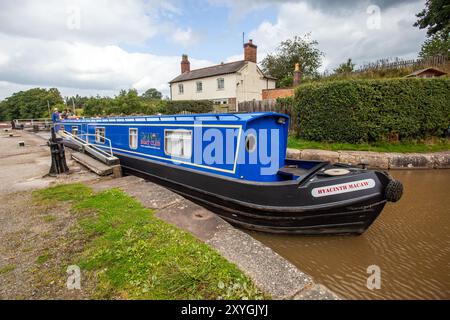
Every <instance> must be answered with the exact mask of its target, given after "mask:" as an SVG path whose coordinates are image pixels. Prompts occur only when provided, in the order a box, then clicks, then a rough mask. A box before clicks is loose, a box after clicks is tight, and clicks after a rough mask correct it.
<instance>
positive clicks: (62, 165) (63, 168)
mask: <svg viewBox="0 0 450 320" xmlns="http://www.w3.org/2000/svg"><path fill="white" fill-rule="evenodd" d="M51 131H52V136H51V138H50V139H49V140H48V142H47V144H48V146H49V147H50V153H51V155H52V166H51V167H50V172H49V175H57V174H61V173H67V172H68V171H69V168H68V167H67V163H66V152H65V150H64V144H63V142H62V138H56V134H55V128H52V129H51Z"/></svg>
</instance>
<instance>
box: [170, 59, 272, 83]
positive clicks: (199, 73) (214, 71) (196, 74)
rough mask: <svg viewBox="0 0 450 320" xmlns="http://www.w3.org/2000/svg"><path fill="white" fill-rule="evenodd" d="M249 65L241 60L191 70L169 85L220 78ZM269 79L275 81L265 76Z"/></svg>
mask: <svg viewBox="0 0 450 320" xmlns="http://www.w3.org/2000/svg"><path fill="white" fill-rule="evenodd" d="M246 64H247V61H245V60H240V61H234V62H229V63H221V64H218V65H215V66H211V67H206V68H201V69H195V70H191V71H189V72H185V73H182V74H180V75H179V76H177V77H175V78H174V79H172V80H171V81H170V82H169V83H175V82H181V81H186V80H194V79H201V78H206V77H212V76H218V75H222V74H230V73H235V72H238V71H239V70H241V69H242V67H244V66H245V65H246ZM264 77H265V78H268V79H275V78H273V77H271V76H264Z"/></svg>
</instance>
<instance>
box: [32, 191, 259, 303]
mask: <svg viewBox="0 0 450 320" xmlns="http://www.w3.org/2000/svg"><path fill="white" fill-rule="evenodd" d="M34 200H35V202H36V203H46V204H47V205H48V203H49V202H61V201H70V202H69V203H68V204H67V205H70V206H71V211H72V214H77V215H79V216H80V219H79V226H78V227H77V228H79V231H78V232H80V233H81V234H82V235H83V237H84V238H85V239H87V240H86V245H85V246H84V248H83V250H82V252H81V254H79V256H77V257H75V258H74V259H73V260H74V263H75V264H77V265H79V266H80V268H81V272H82V274H84V273H86V272H87V273H91V274H95V277H94V278H95V279H96V280H95V281H96V283H95V285H94V286H93V287H94V288H95V289H94V292H93V293H92V296H93V297H94V298H120V299H217V298H222V299H242V298H248V299H258V298H262V297H264V296H263V294H262V293H261V292H260V291H258V289H256V287H255V286H254V285H253V284H252V282H251V281H250V280H249V279H248V278H247V277H246V276H245V275H243V274H242V273H241V271H240V270H238V268H237V267H236V266H235V265H234V264H231V263H229V262H228V261H227V260H225V259H224V258H223V257H222V256H220V255H219V254H218V253H217V252H215V251H214V250H213V249H212V248H210V247H209V246H207V245H206V244H204V243H203V242H201V241H199V240H197V239H196V238H194V237H193V236H192V235H190V234H189V233H187V232H184V231H181V230H179V229H177V228H176V227H174V226H172V225H169V224H167V223H165V222H164V221H162V220H160V219H158V218H156V217H155V216H154V215H153V212H152V211H150V210H148V209H146V208H144V207H143V206H142V205H141V204H140V203H139V202H138V201H136V200H135V199H134V198H132V197H130V196H128V195H127V194H125V193H124V192H122V191H120V190H118V189H111V190H106V191H103V192H99V193H94V192H93V191H92V190H91V189H90V188H88V187H86V186H84V185H82V184H70V185H60V186H56V187H52V188H48V189H44V190H39V191H36V192H35V193H34ZM88 278H89V277H88Z"/></svg>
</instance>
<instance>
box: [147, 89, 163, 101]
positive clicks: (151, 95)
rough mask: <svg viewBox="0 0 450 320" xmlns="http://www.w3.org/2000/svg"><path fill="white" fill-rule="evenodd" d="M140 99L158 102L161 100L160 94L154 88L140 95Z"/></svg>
mask: <svg viewBox="0 0 450 320" xmlns="http://www.w3.org/2000/svg"><path fill="white" fill-rule="evenodd" d="M142 98H145V99H157V100H160V99H161V98H162V93H161V92H159V91H158V90H156V89H155V88H150V89H148V90H147V91H145V92H144V93H143V94H142Z"/></svg>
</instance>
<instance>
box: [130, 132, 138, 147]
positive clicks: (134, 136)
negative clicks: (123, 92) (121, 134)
mask: <svg viewBox="0 0 450 320" xmlns="http://www.w3.org/2000/svg"><path fill="white" fill-rule="evenodd" d="M137 141H138V129H134V128H130V148H131V149H137Z"/></svg>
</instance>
